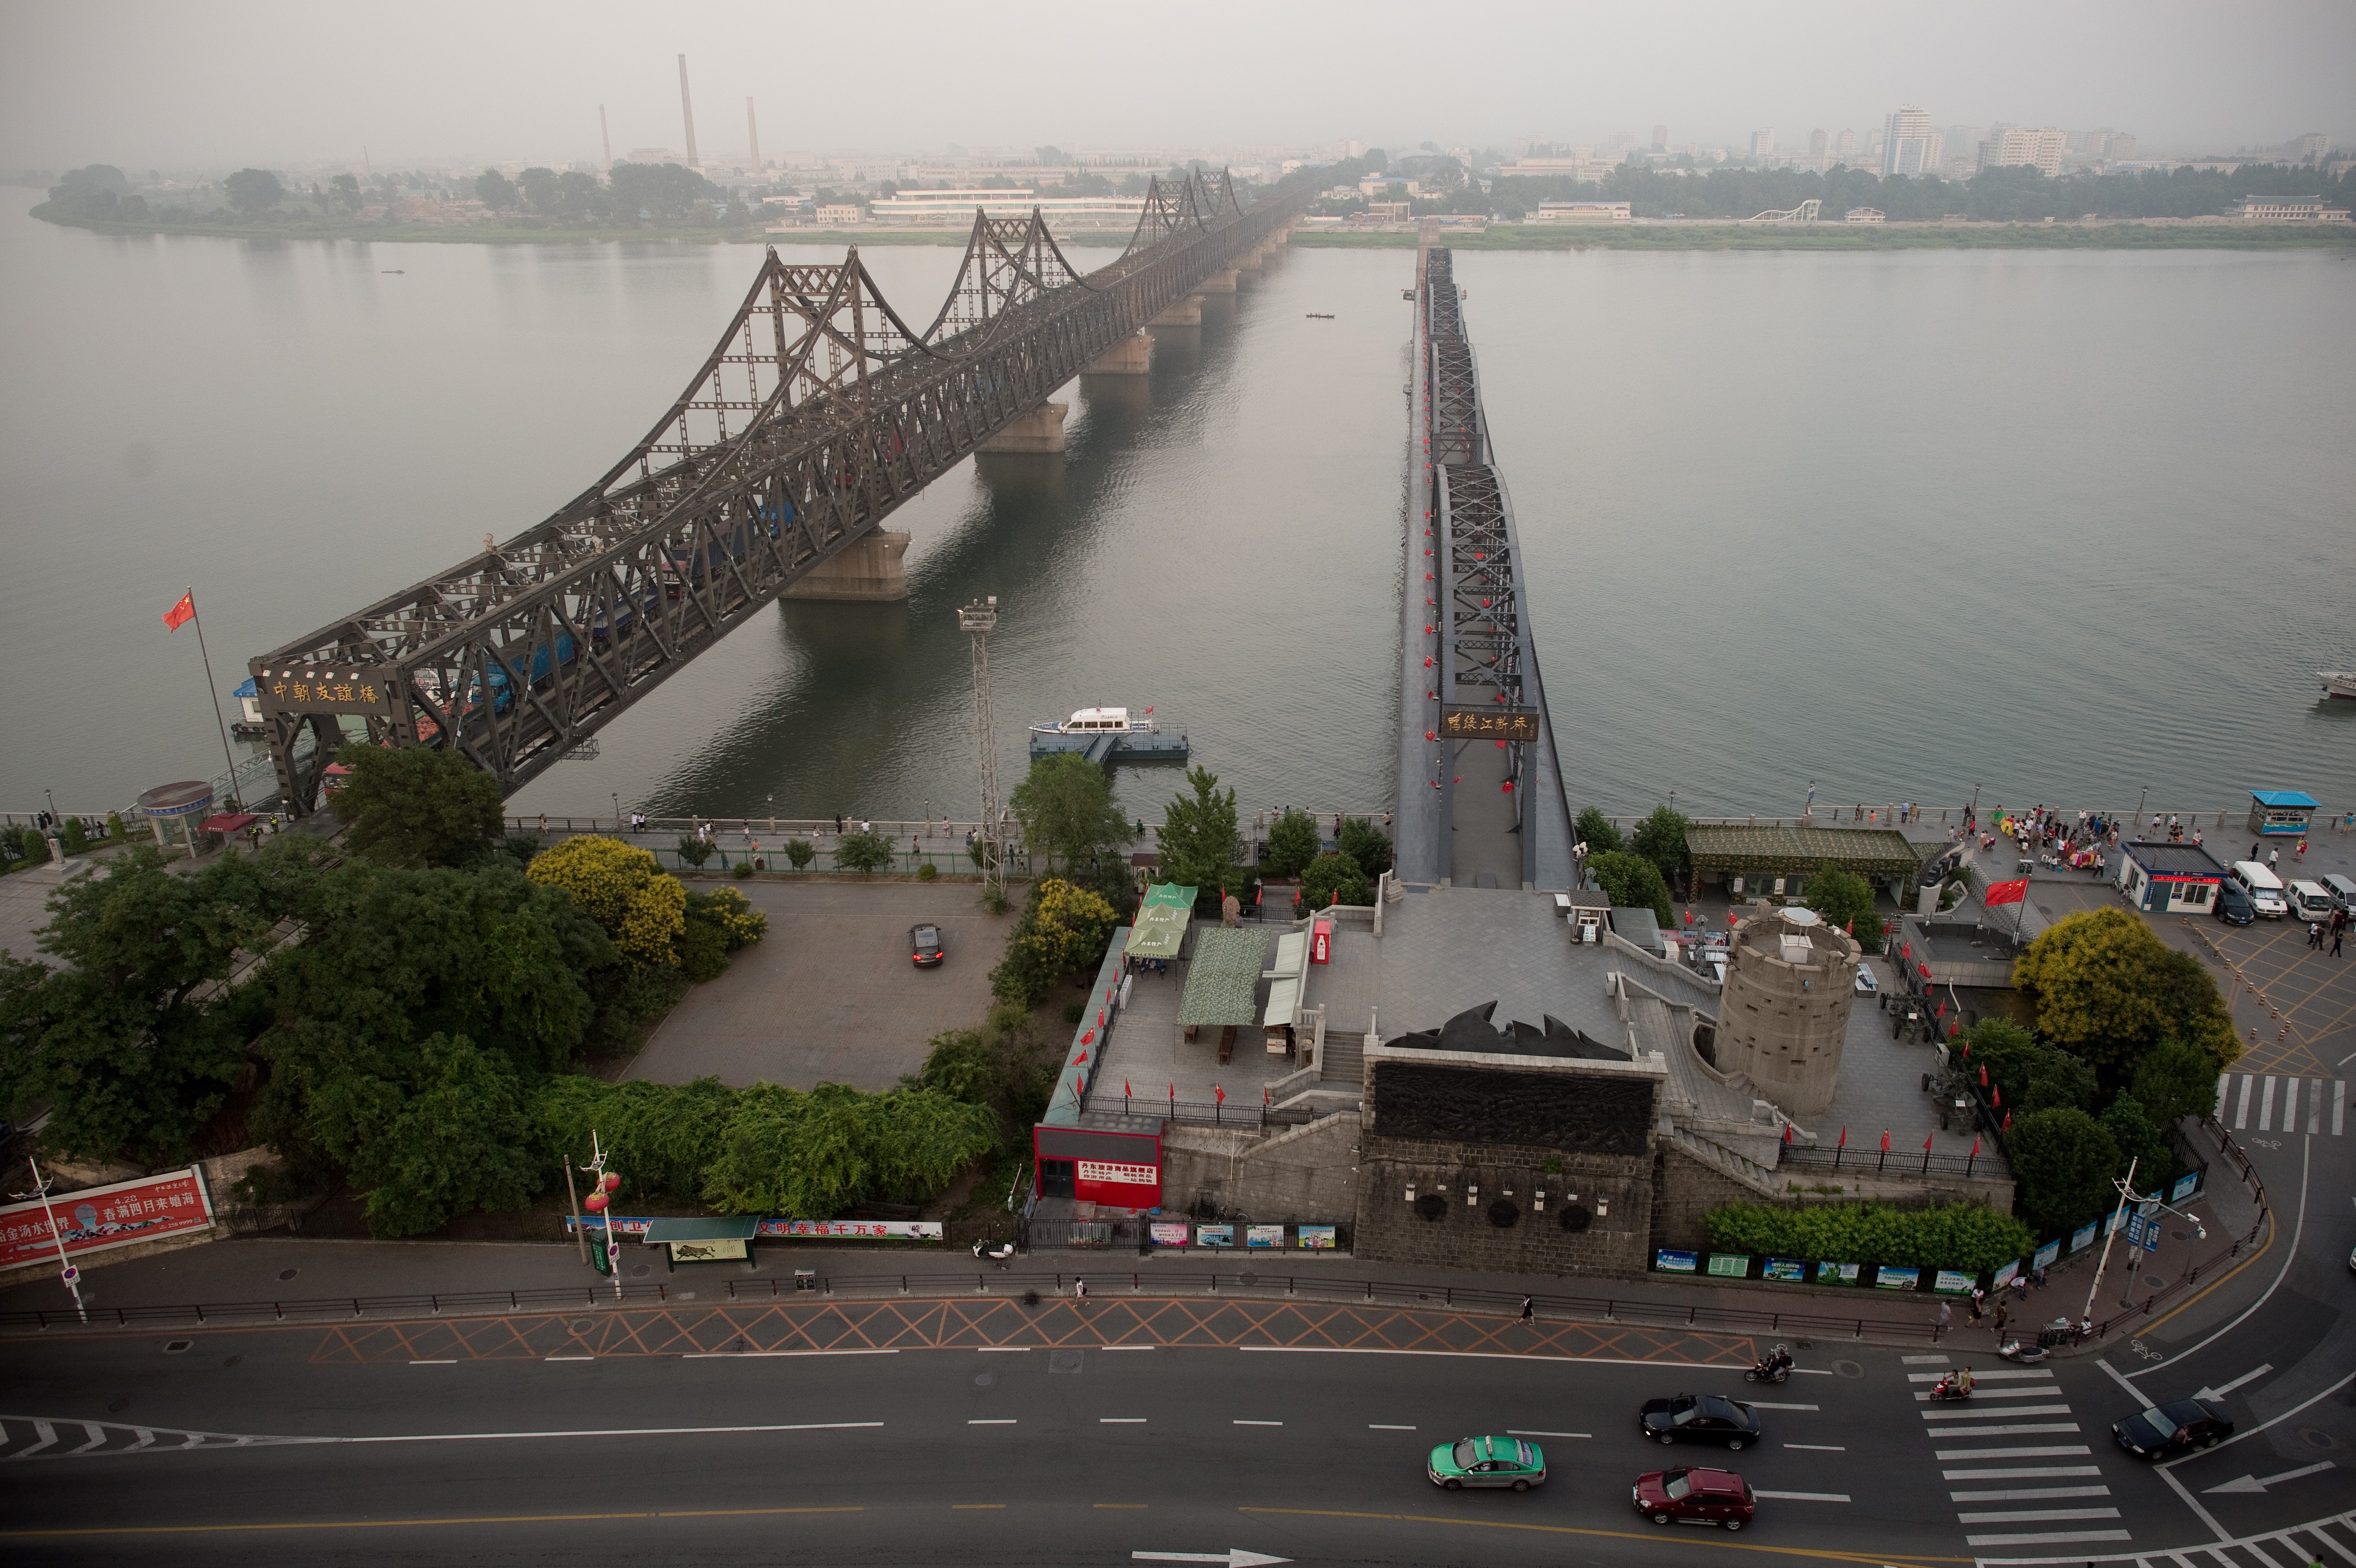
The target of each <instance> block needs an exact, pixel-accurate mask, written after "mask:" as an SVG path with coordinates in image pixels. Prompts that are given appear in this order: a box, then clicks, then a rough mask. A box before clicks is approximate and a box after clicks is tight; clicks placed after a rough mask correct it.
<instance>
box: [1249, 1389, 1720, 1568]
mask: <svg viewBox="0 0 2356 1568" xmlns="http://www.w3.org/2000/svg"><path fill="white" fill-rule="evenodd" d="M1236 1349H1238V1350H1255V1351H1259V1352H1261V1353H1263V1354H1267V1355H1277V1356H1455V1357H1459V1358H1461V1359H1462V1360H1469V1361H1521V1362H1524V1363H1525V1364H1526V1363H1529V1362H1537V1363H1539V1364H1540V1365H1554V1366H1562V1367H1655V1368H1657V1367H1667V1368H1670V1369H1671V1370H1673V1371H1685V1372H1740V1371H1746V1370H1748V1369H1746V1368H1745V1367H1744V1366H1743V1365H1742V1364H1741V1363H1740V1362H1739V1361H1640V1360H1628V1359H1626V1358H1623V1357H1618V1356H1516V1355H1511V1354H1507V1353H1505V1352H1502V1351H1497V1350H1387V1349H1377V1348H1376V1347H1374V1346H1371V1345H1237V1347H1236ZM1644 1539H1646V1540H1650V1539H1651V1538H1650V1537H1649V1536H1647V1537H1644Z"/></svg>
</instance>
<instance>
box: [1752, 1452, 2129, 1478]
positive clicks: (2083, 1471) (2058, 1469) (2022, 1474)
mask: <svg viewBox="0 0 2356 1568" xmlns="http://www.w3.org/2000/svg"><path fill="white" fill-rule="evenodd" d="M1787 1446H1788V1445H1787ZM2078 1452H2079V1453H2081V1454H2083V1453H2084V1452H2085V1450H2084V1449H2083V1448H2081V1449H2079V1450H2078ZM2102 1473H2103V1467H2101V1466H2100V1465H2005V1466H1998V1467H1997V1468H1995V1469H1993V1470H1942V1471H1940V1472H1939V1478H1940V1479H1941V1480H1943V1481H2025V1480H2028V1479H2029V1478H2030V1477H2039V1476H2099V1475H2101V1474H2102Z"/></svg>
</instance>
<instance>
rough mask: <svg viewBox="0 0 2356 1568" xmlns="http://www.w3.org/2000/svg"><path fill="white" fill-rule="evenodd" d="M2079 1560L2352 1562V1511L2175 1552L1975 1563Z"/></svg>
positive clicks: (2242, 1565)
mask: <svg viewBox="0 0 2356 1568" xmlns="http://www.w3.org/2000/svg"><path fill="white" fill-rule="evenodd" d="M2043 1563H2070V1564H2072V1565H2073V1568H2074V1565H2075V1564H2077V1563H2085V1564H2087V1568H2093V1565H2094V1563H2132V1564H2134V1565H2135V1568H2220V1565H2221V1564H2222V1568H2285V1565H2286V1563H2356V1513H2343V1514H2335V1515H2333V1516H2332V1517H2331V1518H2329V1519H2319V1520H2313V1521H2312V1522H2310V1523H2308V1524H2295V1525H2292V1526H2290V1527H2289V1528H2288V1529H2286V1530H2276V1531H2268V1532H2267V1533H2265V1534H2264V1535H2246V1536H2243V1537H2242V1538H2240V1539H2239V1540H2235V1541H2215V1542H2211V1543H2204V1544H2202V1545H2200V1546H2188V1547H2185V1548H2183V1549H2182V1550H2180V1551H2175V1552H2120V1553H2118V1554H2116V1555H2115V1556H2108V1557H2088V1556H2085V1555H2083V1553H2080V1552H2072V1553H2071V1554H2070V1555H2069V1556H2067V1557H1983V1558H1981V1559H1980V1560H1979V1568H2026V1565H2029V1564H2043Z"/></svg>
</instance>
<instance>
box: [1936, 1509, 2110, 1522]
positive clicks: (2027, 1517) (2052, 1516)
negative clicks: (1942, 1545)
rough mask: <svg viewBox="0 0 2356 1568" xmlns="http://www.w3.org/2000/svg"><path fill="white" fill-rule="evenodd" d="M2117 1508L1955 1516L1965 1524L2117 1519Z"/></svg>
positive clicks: (1992, 1512)
mask: <svg viewBox="0 0 2356 1568" xmlns="http://www.w3.org/2000/svg"><path fill="white" fill-rule="evenodd" d="M2118 1517H2119V1510H2118V1509H2115V1508H2015V1509H1990V1510H1987V1511H1986V1512H1980V1513H1959V1514H1957V1515H1956V1516H1955V1518H1956V1519H1957V1520H1961V1521H1962V1522H1963V1523H1965V1524H2040V1523H2051V1522H2057V1521H2059V1520H2065V1519H2116V1518H2118Z"/></svg>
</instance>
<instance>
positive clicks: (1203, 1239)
mask: <svg viewBox="0 0 2356 1568" xmlns="http://www.w3.org/2000/svg"><path fill="white" fill-rule="evenodd" d="M1194 1244H1195V1245H1196V1246H1198V1247H1232V1246H1234V1245H1235V1244H1236V1228H1235V1227H1234V1226H1233V1225H1197V1226H1195V1227H1194Z"/></svg>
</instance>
